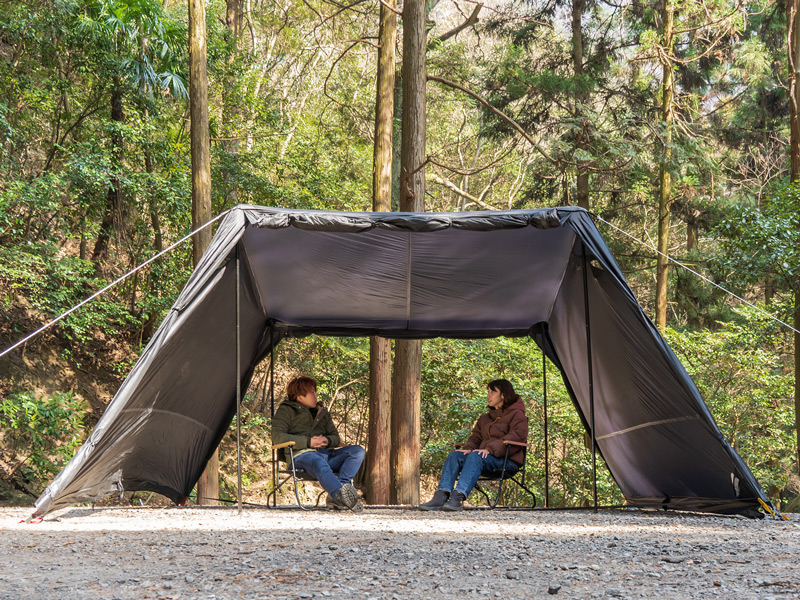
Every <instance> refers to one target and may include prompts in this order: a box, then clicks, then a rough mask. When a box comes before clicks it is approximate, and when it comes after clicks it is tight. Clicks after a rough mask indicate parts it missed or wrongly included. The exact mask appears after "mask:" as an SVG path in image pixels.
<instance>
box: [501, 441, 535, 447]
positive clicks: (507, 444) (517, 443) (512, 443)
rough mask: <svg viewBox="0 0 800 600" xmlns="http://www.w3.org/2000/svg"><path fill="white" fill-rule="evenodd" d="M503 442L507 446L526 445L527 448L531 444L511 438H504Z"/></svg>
mask: <svg viewBox="0 0 800 600" xmlns="http://www.w3.org/2000/svg"><path fill="white" fill-rule="evenodd" d="M503 443H504V444H505V445H506V446H509V445H510V446H524V447H525V448H530V447H531V445H530V444H526V443H525V442H512V441H511V440H503Z"/></svg>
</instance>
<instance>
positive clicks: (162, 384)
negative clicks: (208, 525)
mask: <svg viewBox="0 0 800 600" xmlns="http://www.w3.org/2000/svg"><path fill="white" fill-rule="evenodd" d="M242 276H243V286H242V294H241V305H242V307H241V325H242V327H241V332H242V338H241V341H242V376H244V374H245V373H246V372H247V371H248V369H249V368H250V367H251V362H252V360H253V357H254V355H255V353H256V351H257V347H258V343H259V341H260V340H261V337H262V334H263V331H264V325H265V320H264V317H263V314H262V312H261V308H260V305H259V304H258V302H257V299H256V298H255V296H254V294H253V293H252V287H251V285H250V282H249V280H248V276H247V272H246V270H244V269H243V270H242ZM204 281H205V287H204V288H196V289H195V293H194V298H193V301H192V302H191V303H189V304H186V305H184V308H183V310H182V311H181V312H180V313H177V312H174V311H173V313H172V314H171V319H170V321H169V322H168V324H167V325H168V329H165V330H163V331H162V330H160V335H158V336H157V339H154V342H157V343H156V344H151V345H150V346H148V351H147V352H146V354H145V355H143V357H142V359H140V361H139V364H137V367H136V368H135V369H134V372H132V374H131V377H129V379H128V380H126V382H125V383H124V384H123V386H122V388H120V391H119V392H118V394H117V395H116V397H115V398H114V400H113V401H112V403H111V405H109V408H108V409H107V410H106V412H105V414H104V415H103V417H102V418H101V420H100V421H99V422H98V424H97V426H96V427H95V429H94V431H93V432H92V434H91V436H90V437H89V439H88V440H87V442H86V443H85V444H84V445H83V447H82V448H81V449H80V450H79V452H78V454H77V455H76V457H75V458H74V459H73V461H72V462H71V463H70V464H69V465H68V468H66V469H65V470H64V471H63V472H62V473H61V474H60V475H59V477H58V478H57V479H56V480H55V481H54V482H53V483H52V484H51V485H50V486H49V487H48V490H46V491H45V493H44V494H43V495H42V497H41V498H40V499H39V501H37V511H38V512H46V511H48V510H53V509H55V508H58V507H59V506H63V505H68V504H71V503H74V502H80V501H85V500H93V499H96V498H97V497H101V496H104V495H108V494H109V493H114V492H121V491H124V490H127V489H150V490H153V491H157V492H159V493H162V494H164V495H166V496H167V497H169V498H171V499H173V500H175V501H179V500H180V499H182V498H184V497H185V496H186V495H188V493H189V492H190V491H191V489H192V487H193V486H194V484H195V482H196V481H197V478H198V477H199V475H200V473H202V471H203V469H204V468H205V463H206V461H207V460H208V457H209V455H210V454H211V452H212V451H213V449H214V447H215V446H216V442H217V441H218V440H219V439H220V438H221V436H222V434H223V433H224V431H225V430H226V428H227V426H228V425H229V423H230V415H231V414H232V405H235V383H236V379H235V378H236V374H235V357H236V353H235V265H234V262H233V261H226V262H225V267H224V268H223V269H219V270H217V271H216V273H214V274H213V275H212V276H210V277H205V278H204ZM134 374H135V377H134ZM129 482H130V485H129Z"/></svg>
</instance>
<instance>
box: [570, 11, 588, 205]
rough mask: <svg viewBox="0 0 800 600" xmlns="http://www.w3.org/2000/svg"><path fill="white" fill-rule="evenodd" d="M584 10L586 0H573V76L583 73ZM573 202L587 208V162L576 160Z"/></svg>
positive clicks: (582, 97)
mask: <svg viewBox="0 0 800 600" xmlns="http://www.w3.org/2000/svg"><path fill="white" fill-rule="evenodd" d="M585 10H586V0H573V2H572V70H573V73H574V75H575V78H576V79H577V78H579V77H580V76H581V75H583V24H582V20H583V13H584V11H585ZM576 100H577V102H576V106H575V116H576V117H579V116H581V113H582V111H583V110H585V105H586V102H587V100H588V99H587V97H586V94H584V93H582V92H581V93H579V94H578V96H577V98H576ZM588 127H589V124H588V122H587V121H586V120H585V119H584V121H583V127H581V131H580V133H579V134H578V135H579V138H578V143H577V148H578V149H584V148H585V147H586V141H587V137H588V133H589V132H588ZM575 202H576V204H577V205H578V206H580V207H581V208H585V209H586V210H589V170H588V166H587V163H585V162H578V177H577V179H576V182H575Z"/></svg>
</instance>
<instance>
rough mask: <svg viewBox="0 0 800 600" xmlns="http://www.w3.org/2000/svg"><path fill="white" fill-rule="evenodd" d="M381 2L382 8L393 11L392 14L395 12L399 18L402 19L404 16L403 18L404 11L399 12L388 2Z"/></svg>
mask: <svg viewBox="0 0 800 600" xmlns="http://www.w3.org/2000/svg"><path fill="white" fill-rule="evenodd" d="M379 2H380V3H381V5H382V6H384V7H385V8H386V9H387V10H390V11H392V12H393V13H394V14H396V15H397V16H398V17H402V16H403V11H402V10H397V9H396V8H395V7H394V6H392V5H391V4H388V3H387V2H386V0H379Z"/></svg>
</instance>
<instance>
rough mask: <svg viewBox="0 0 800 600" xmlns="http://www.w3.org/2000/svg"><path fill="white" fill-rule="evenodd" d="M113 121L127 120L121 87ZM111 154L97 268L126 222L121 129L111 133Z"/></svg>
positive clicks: (113, 98) (116, 93) (114, 95)
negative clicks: (112, 236)
mask: <svg viewBox="0 0 800 600" xmlns="http://www.w3.org/2000/svg"><path fill="white" fill-rule="evenodd" d="M111 120H112V121H113V122H114V123H117V124H121V123H122V122H123V121H124V120H125V114H124V112H123V107H122V90H121V88H120V86H119V85H115V86H114V90H113V91H112V92H111ZM111 148H112V150H111V154H112V157H113V159H114V169H115V170H116V171H115V173H114V177H113V179H112V180H111V183H112V185H111V186H110V187H109V188H108V192H107V193H106V212H105V214H104V215H103V221H102V223H101V224H100V233H99V234H98V236H97V241H96V242H95V244H94V250H93V251H92V262H93V263H94V265H95V268H99V267H100V265H101V263H103V262H105V261H106V260H107V259H108V244H109V242H110V240H111V234H112V233H113V232H114V230H117V231H118V230H119V229H120V228H121V227H122V222H123V221H124V212H125V211H124V207H123V201H122V189H121V184H120V179H119V174H118V173H119V170H120V169H122V159H123V146H122V133H121V131H120V130H119V129H115V130H114V131H113V132H112V133H111Z"/></svg>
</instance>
